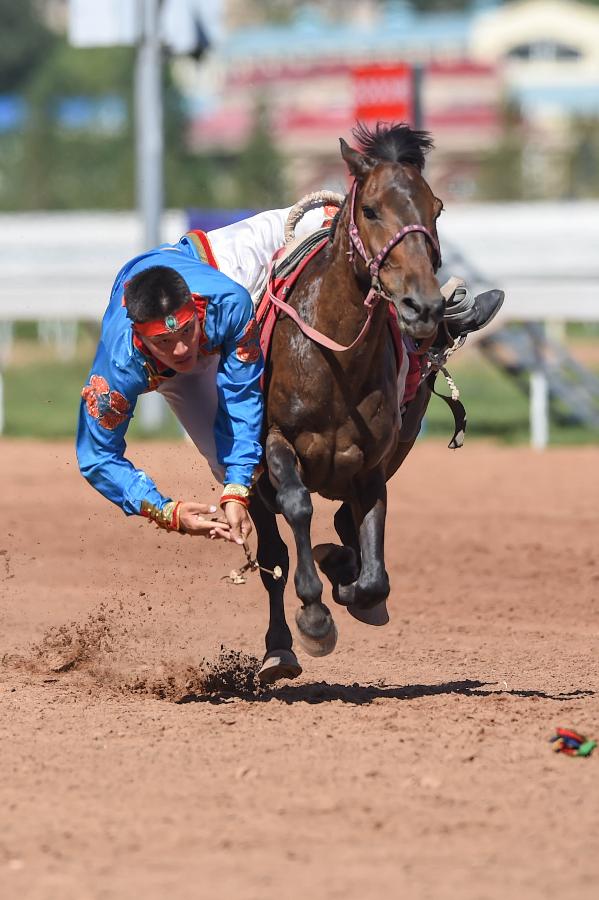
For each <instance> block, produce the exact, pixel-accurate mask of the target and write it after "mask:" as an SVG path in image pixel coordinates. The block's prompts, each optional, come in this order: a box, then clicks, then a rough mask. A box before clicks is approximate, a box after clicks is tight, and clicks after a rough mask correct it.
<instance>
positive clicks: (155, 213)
mask: <svg viewBox="0 0 599 900" xmlns="http://www.w3.org/2000/svg"><path fill="white" fill-rule="evenodd" d="M160 3H161V0H139V9H140V21H141V29H140V42H139V46H138V49H137V61H136V67H135V127H136V155H137V206H138V209H139V212H140V216H141V219H142V223H143V244H144V248H146V249H149V248H150V247H155V246H156V245H157V244H159V243H160V241H161V229H160V220H161V216H162V207H163V202H164V199H163V171H162V168H163V149H164V140H163V129H162V66H161V62H162V61H161V42H160V32H159V12H160Z"/></svg>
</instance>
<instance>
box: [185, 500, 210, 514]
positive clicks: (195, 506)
mask: <svg viewBox="0 0 599 900" xmlns="http://www.w3.org/2000/svg"><path fill="white" fill-rule="evenodd" d="M185 505H186V507H187V509H188V510H189V512H190V513H191V514H192V515H204V516H210V515H212V513H215V512H217V508H216V506H211V505H210V504H209V503H195V502H193V501H192V502H190V503H186V504H185Z"/></svg>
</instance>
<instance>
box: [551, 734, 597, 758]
mask: <svg viewBox="0 0 599 900" xmlns="http://www.w3.org/2000/svg"><path fill="white" fill-rule="evenodd" d="M549 741H550V743H552V744H554V745H555V746H554V747H553V751H554V753H565V754H567V755H568V756H590V755H591V753H592V752H593V750H594V749H595V747H596V746H597V741H593V740H590V739H589V738H587V737H585V736H584V734H579V733H578V732H577V731H574V730H573V729H572V728H556V729H555V734H554V735H553V737H552V738H549Z"/></svg>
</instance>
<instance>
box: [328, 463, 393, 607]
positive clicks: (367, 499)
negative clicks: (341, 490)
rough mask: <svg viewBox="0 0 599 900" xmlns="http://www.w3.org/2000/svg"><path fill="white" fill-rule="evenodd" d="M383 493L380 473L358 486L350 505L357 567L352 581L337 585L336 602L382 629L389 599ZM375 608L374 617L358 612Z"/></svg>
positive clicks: (383, 483) (385, 496) (384, 494)
mask: <svg viewBox="0 0 599 900" xmlns="http://www.w3.org/2000/svg"><path fill="white" fill-rule="evenodd" d="M386 511H387V492H386V487H385V480H384V477H383V474H382V472H378V471H377V472H372V473H370V477H369V478H368V479H367V480H365V481H363V482H362V483H361V485H360V491H359V496H358V498H357V500H356V502H355V504H354V505H353V512H354V519H355V521H356V523H357V524H358V535H359V542H360V556H361V567H360V574H359V576H358V578H357V580H356V581H354V582H353V583H352V584H348V585H343V584H342V585H339V601H340V602H341V603H343V604H345V605H346V606H348V608H349V610H350V612H352V614H354V615H356V613H357V615H356V618H359V619H360V620H361V621H365V622H368V623H369V624H372V625H383V624H385V623H386V622H387V621H388V615H387V611H386V604H385V601H386V599H387V597H388V596H389V590H390V588H389V576H388V575H387V571H386V569H385V517H386ZM375 607H377V608H378V615H377V616H374V617H371V616H369V615H364V614H363V613H362V612H361V611H362V610H370V609H374V608H375Z"/></svg>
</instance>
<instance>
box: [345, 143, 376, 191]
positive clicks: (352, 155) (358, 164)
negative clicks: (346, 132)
mask: <svg viewBox="0 0 599 900" xmlns="http://www.w3.org/2000/svg"><path fill="white" fill-rule="evenodd" d="M339 143H340V144H341V156H342V157H343V159H344V160H345V162H346V164H347V168H348V169H349V171H350V174H351V175H353V176H354V178H356V179H357V180H358V181H360V180H361V179H363V178H366V176H367V175H368V173H369V172H370V170H371V169H372V168H374V165H375V163H374V160H372V159H370V157H369V156H364V155H363V154H362V153H360V152H359V151H358V150H354V148H353V147H350V146H349V144H348V143H347V141H344V140H343V138H339Z"/></svg>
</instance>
